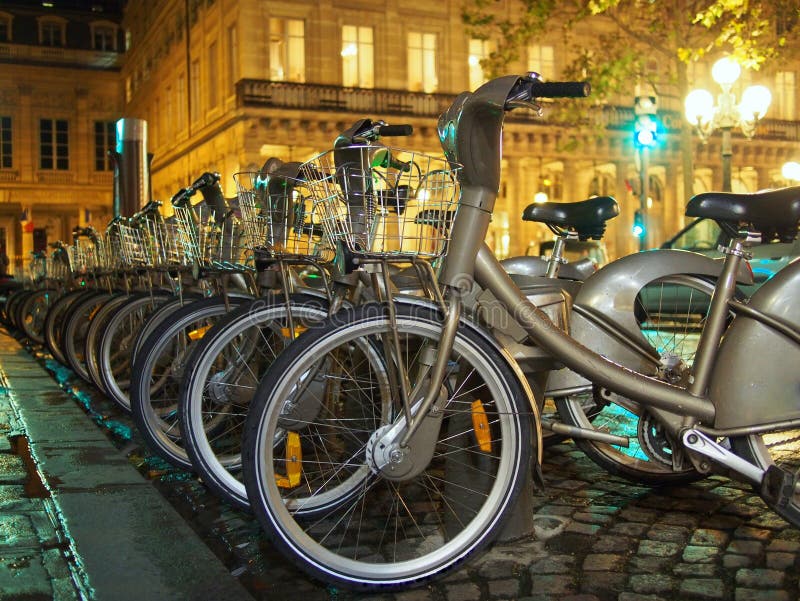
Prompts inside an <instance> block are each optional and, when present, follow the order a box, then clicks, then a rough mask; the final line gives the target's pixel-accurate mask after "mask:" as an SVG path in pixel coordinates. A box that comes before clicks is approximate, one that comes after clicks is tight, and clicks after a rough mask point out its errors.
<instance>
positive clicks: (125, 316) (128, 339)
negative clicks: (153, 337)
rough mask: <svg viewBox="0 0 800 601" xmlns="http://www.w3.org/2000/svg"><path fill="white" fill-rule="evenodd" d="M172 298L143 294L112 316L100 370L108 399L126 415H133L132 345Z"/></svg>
mask: <svg viewBox="0 0 800 601" xmlns="http://www.w3.org/2000/svg"><path fill="white" fill-rule="evenodd" d="M171 298H172V297H171V296H170V295H168V294H167V293H161V292H153V293H149V292H140V293H137V294H134V295H132V296H130V297H129V300H128V301H127V302H126V303H124V304H123V305H122V306H120V307H118V308H117V309H116V310H115V311H114V313H113V315H110V316H109V317H108V321H107V323H105V324H104V327H103V335H102V336H101V337H100V339H99V344H98V346H97V370H98V375H99V377H100V381H101V384H102V388H103V389H104V390H105V391H106V394H107V395H108V397H109V398H110V399H111V400H112V401H114V402H115V403H116V404H117V405H118V406H119V407H120V409H122V410H123V411H125V413H130V412H131V401H130V397H129V395H128V389H129V388H130V381H131V369H132V356H133V353H132V346H133V341H134V340H135V338H136V335H137V334H138V332H139V331H140V330H141V328H142V326H143V325H144V323H145V322H146V321H147V319H148V317H149V316H150V315H152V314H153V312H154V311H156V310H157V309H158V307H159V306H161V304H163V303H165V302H168V301H169V300H170V299H171Z"/></svg>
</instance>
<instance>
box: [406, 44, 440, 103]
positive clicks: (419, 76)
mask: <svg viewBox="0 0 800 601" xmlns="http://www.w3.org/2000/svg"><path fill="white" fill-rule="evenodd" d="M438 84H439V81H438V79H437V77H436V34H434V33H421V32H418V31H412V32H410V33H409V34H408V89H409V90H411V91H412V92H426V93H431V92H435V91H436V89H437V88H438Z"/></svg>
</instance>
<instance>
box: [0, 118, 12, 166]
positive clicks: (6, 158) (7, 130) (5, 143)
mask: <svg viewBox="0 0 800 601" xmlns="http://www.w3.org/2000/svg"><path fill="white" fill-rule="evenodd" d="M12 165H13V163H12V160H11V117H0V168H2V169H11V167H12Z"/></svg>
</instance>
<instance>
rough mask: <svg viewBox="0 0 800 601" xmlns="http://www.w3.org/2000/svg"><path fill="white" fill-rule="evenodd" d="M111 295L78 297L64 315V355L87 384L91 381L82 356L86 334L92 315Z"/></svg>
mask: <svg viewBox="0 0 800 601" xmlns="http://www.w3.org/2000/svg"><path fill="white" fill-rule="evenodd" d="M113 296H114V295H113V294H112V293H111V292H101V293H100V294H94V295H91V296H88V297H87V298H83V299H80V300H79V301H77V302H76V303H74V304H73V306H72V307H70V309H69V311H68V312H67V315H66V316H65V318H66V319H65V323H64V331H63V333H62V335H61V342H62V350H63V351H64V356H65V357H66V358H67V363H68V366H69V367H71V368H72V371H74V372H75V373H76V374H77V375H78V376H79V377H80V378H81V379H82V380H84V381H86V382H88V383H89V384H91V383H92V379H91V377H90V376H89V371H88V369H87V367H86V357H85V356H84V349H85V348H86V334H87V333H88V332H89V326H90V325H91V322H92V317H94V315H95V314H96V313H97V311H98V310H99V309H100V308H101V307H102V306H103V305H104V304H105V303H106V302H108V301H109V300H110V299H111V298H113Z"/></svg>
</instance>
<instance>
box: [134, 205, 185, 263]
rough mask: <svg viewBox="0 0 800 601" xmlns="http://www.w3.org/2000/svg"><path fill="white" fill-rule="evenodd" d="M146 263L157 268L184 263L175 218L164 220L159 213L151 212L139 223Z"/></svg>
mask: <svg viewBox="0 0 800 601" xmlns="http://www.w3.org/2000/svg"><path fill="white" fill-rule="evenodd" d="M139 226H140V229H141V231H142V242H143V243H144V247H145V254H146V255H147V261H148V265H149V266H150V267H157V268H170V267H180V266H182V265H185V261H184V255H183V253H182V252H181V249H180V243H179V242H178V224H177V222H176V220H175V218H170V219H169V221H167V220H165V219H164V217H163V216H162V215H161V213H158V212H152V213H149V214H148V215H147V217H146V218H145V219H143V220H142V221H141V222H140V223H139Z"/></svg>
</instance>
